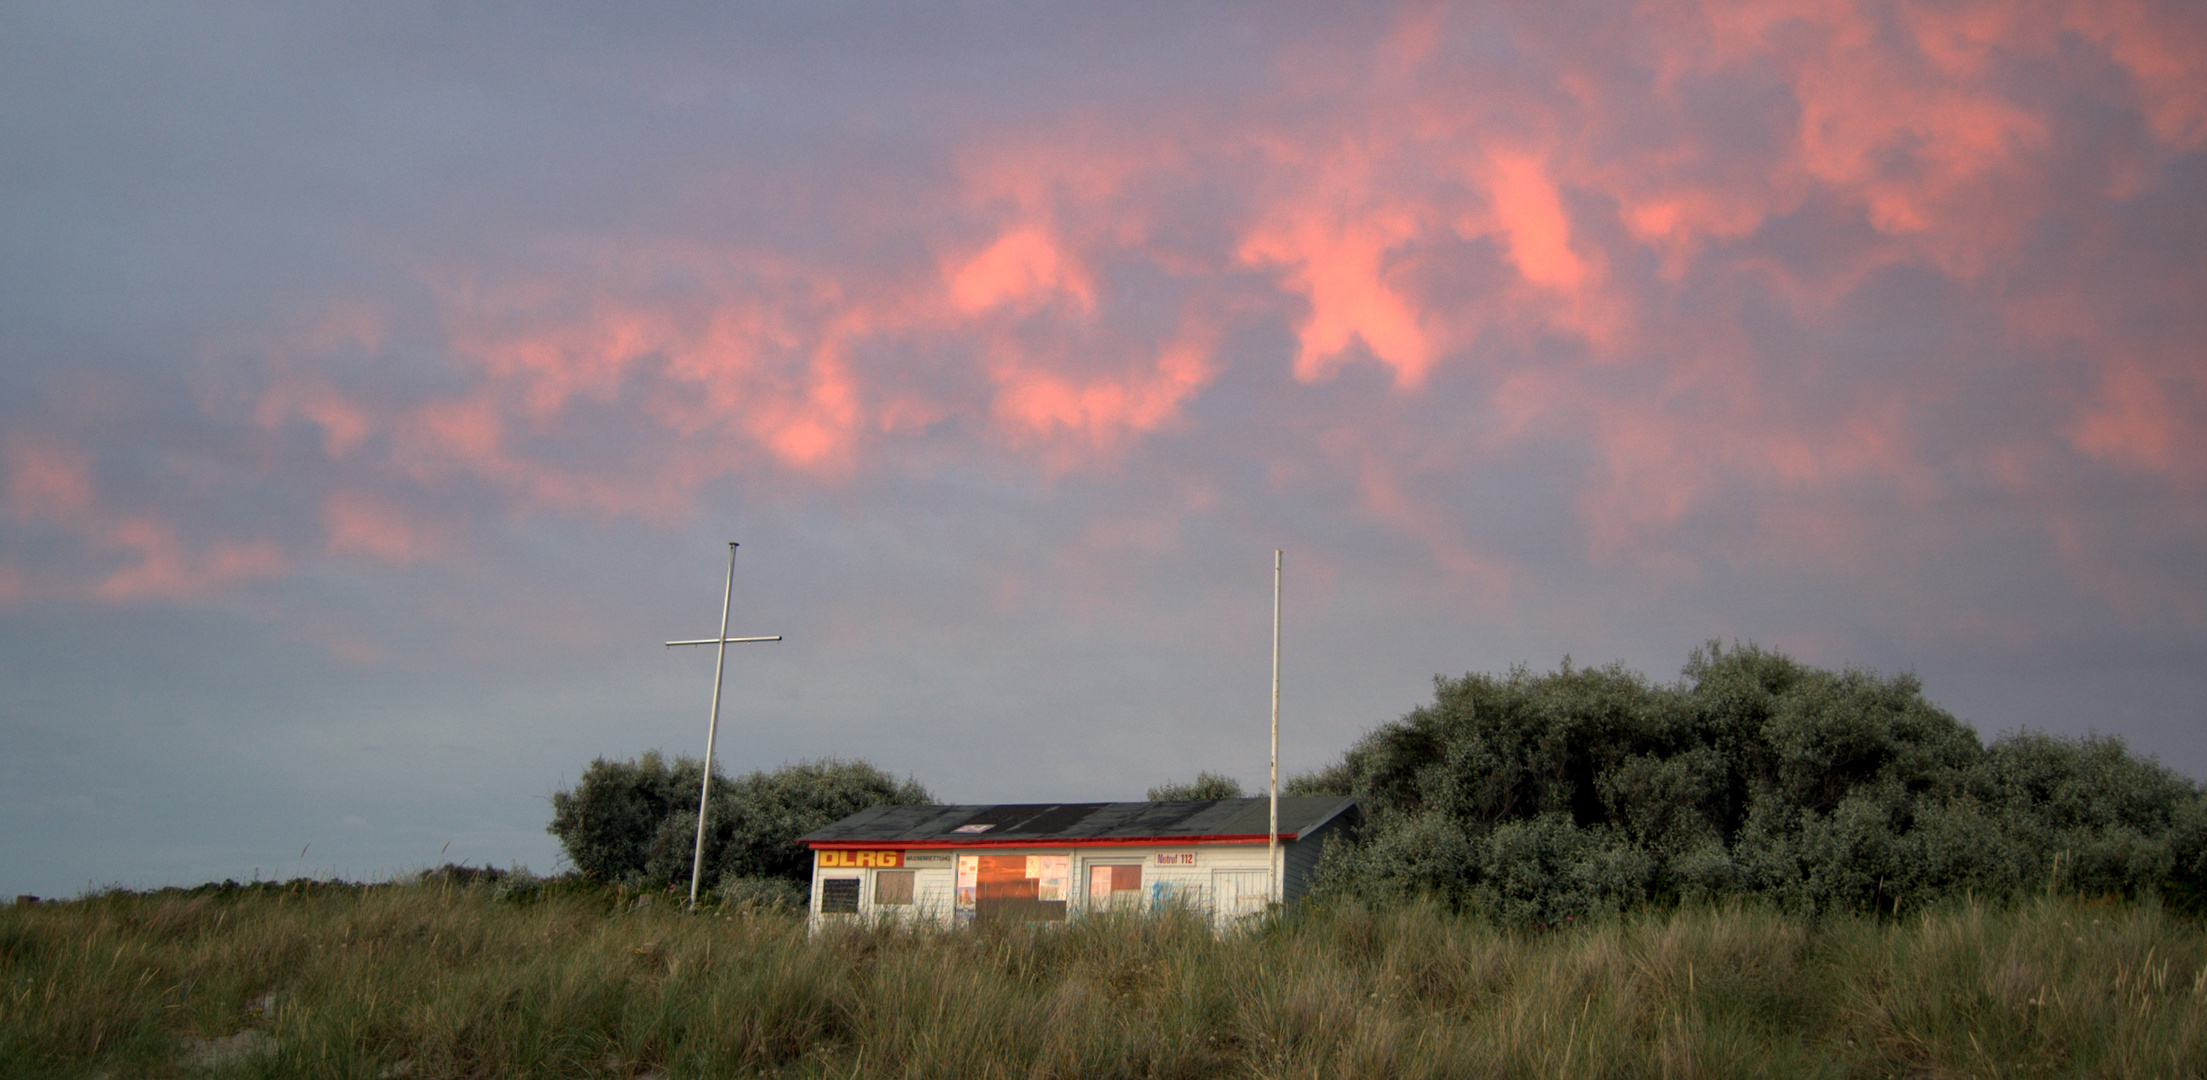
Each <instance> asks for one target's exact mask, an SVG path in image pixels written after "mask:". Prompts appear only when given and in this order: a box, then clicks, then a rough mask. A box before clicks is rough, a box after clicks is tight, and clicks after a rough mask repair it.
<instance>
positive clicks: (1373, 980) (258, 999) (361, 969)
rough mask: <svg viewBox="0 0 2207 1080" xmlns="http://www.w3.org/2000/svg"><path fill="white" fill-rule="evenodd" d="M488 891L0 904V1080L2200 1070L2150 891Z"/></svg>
mask: <svg viewBox="0 0 2207 1080" xmlns="http://www.w3.org/2000/svg"><path fill="white" fill-rule="evenodd" d="M511 881H512V879H511V878H500V879H496V880H491V879H478V880H475V881H472V882H470V881H467V880H466V879H465V877H464V876H460V875H449V874H448V875H437V876H431V877H429V878H427V879H424V880H422V881H419V882H415V883H411V884H394V885H376V886H346V885H332V884H325V883H310V882H292V883H289V884H286V885H262V886H243V887H240V886H236V885H234V884H233V885H230V886H228V887H219V886H218V887H210V888H206V889H199V890H190V891H184V890H168V891H163V892H159V893H151V894H139V895H132V894H128V893H120V892H118V893H110V894H106V895H100V896H92V897H88V898H85V899H81V900H77V901H73V902H70V903H64V904H52V903H48V904H38V905H24V906H18V907H13V908H8V909H5V910H0V985H4V986H5V988H6V995H7V997H6V1005H5V1007H4V1008H0V1077H33V1076H36V1077H42V1078H43V1077H86V1078H90V1077H93V1076H149V1077H158V1076H178V1075H187V1074H189V1075H212V1076H231V1077H248V1076H261V1077H272V1076H284V1077H363V1078H368V1077H422V1078H431V1077H471V1078H486V1080H488V1078H500V1077H524V1076H527V1077H642V1076H653V1075H665V1076H674V1077H687V1076H728V1077H740V1076H790V1077H799V1076H820V1077H827V1076H835V1077H844V1076H911V1077H919V1076H929V1077H933V1076H976V1077H1010V1076H1020V1077H1083V1078H1090V1077H1259V1076H1265V1077H1271V1076H1326V1077H1351V1078H1353V1077H1367V1076H1370V1077H1378V1076H1388V1077H1421V1076H1490V1075H1491V1076H1535V1075H1537V1076H1559V1077H1639V1076H1645V1077H1658V1076H1800V1077H1817V1076H1830V1077H1853V1076H1864V1077H1867V1076H1887V1075H1907V1076H1979V1075H1983V1076H1996V1075H2000V1076H2011V1075H2012V1076H2065V1077H2066V1076H2073V1077H2106V1078H2113V1077H2170V1076H2198V1075H2203V1074H2207V930H2203V929H2202V927H2201V926H2200V925H2199V924H2198V923H2196V922H2194V921H2191V920H2188V919H2183V918H2179V917H2175V916H2173V915H2171V914H2169V913H2167V912H2165V911H2164V910H2163V909H2162V908H2161V907H2160V906H2158V905H2156V904H2154V903H2152V902H2151V901H2145V902H2127V901H2125V902H2112V901H2098V900H2083V899H2079V898H2076V897H2073V896H2055V897H2045V896H2041V897H2034V898H2027V899H2023V900H2019V901H2017V902H2015V903H2013V904H2010V905H1994V904H1988V903H1986V902H1983V901H1969V900H1956V901H1952V902H1949V903H1946V904H1943V905H1940V906H1938V907H1936V908H1926V909H1923V910H1920V911H1917V912H1914V913H1912V914H1909V915H1907V916H1905V917H1902V918H1897V919H1896V918H1892V917H1889V916H1888V917H1879V916H1868V915H1838V916H1829V917H1825V918H1820V919H1816V920H1806V919H1801V918H1797V917H1793V916H1788V915H1784V914H1781V913H1779V912H1776V911H1774V910H1772V909H1771V908H1769V907H1767V906H1740V905H1732V904H1727V905H1706V904H1687V905H1684V906H1682V907H1679V908H1677V909H1674V910H1669V911H1654V910H1650V911H1647V912H1644V913H1638V914H1627V915H1623V916H1615V915H1612V916H1607V917H1602V918H1598V919H1594V920H1591V921H1584V922H1580V921H1574V922H1573V923H1570V924H1568V929H1561V930H1551V931H1545V932H1542V931H1533V930H1526V929H1511V928H1506V927H1497V926H1496V925H1495V924H1493V923H1492V922H1490V921H1488V920H1485V919H1482V918H1479V917H1476V916H1467V915H1461V914H1454V913H1451V912H1450V911H1449V910H1448V909H1447V908H1445V907H1443V906H1441V905H1438V904H1434V903H1431V902H1423V901H1413V902H1407V903H1394V904H1385V905H1373V904H1366V903H1361V902H1356V901H1347V902H1341V903H1337V904H1335V905H1333V906H1330V907H1325V906H1313V907H1307V908H1303V909H1300V910H1298V911H1296V912H1294V913H1292V914H1290V915H1288V916H1286V917H1283V918H1280V919H1278V920H1276V921H1273V922H1269V923H1264V924H1261V925H1258V926H1255V927H1252V928H1251V929H1250V931H1249V932H1247V933H1241V934H1229V935H1225V936H1217V935H1214V934H1213V933H1212V931H1211V929H1210V927H1209V925H1208V923H1207V922H1205V921H1202V920H1199V919H1183V918H1176V917H1171V916H1167V917H1163V918H1153V919H1150V918H1110V917H1097V918H1090V919H1085V920H1076V921H1075V922H1073V923H1071V924H1061V925H1058V926H1055V927H1052V928H1047V929H1044V928H1021V927H1017V926H1010V927H1004V926H999V927H989V928H980V929H976V930H967V931H960V932H943V931H924V930H923V931H905V930H894V929H890V928H888V927H885V926H883V927H867V926H852V927H849V928H846V929H843V930H840V931H837V932H831V933H824V934H821V935H819V936H816V937H808V936H807V935H806V933H805V930H804V924H803V921H802V920H801V919H799V918H797V917H795V916H790V915H779V914H762V913H757V912H750V913H732V912H726V911H723V912H719V913H711V914H698V915H684V914H681V913H679V911H677V910H673V909H670V907H668V906H666V905H660V906H656V907H646V908H642V909H638V908H636V907H635V906H634V905H633V901H632V899H631V897H630V895H629V894H627V893H625V892H623V891H620V890H617V889H611V888H606V887H602V886H597V885H594V884H591V883H588V882H582V881H580V880H578V879H573V878H569V879H560V880H553V881H548V882H541V883H538V887H536V888H535V889H533V890H528V891H525V892H516V891H514V890H512V889H501V886H503V885H508V884H510V883H511ZM224 1048H227V1049H228V1053H227V1056H225V1055H224V1054H217V1053H214V1052H213V1051H214V1050H218V1049H224ZM188 1062H197V1063H198V1064H199V1065H200V1066H201V1067H200V1068H199V1069H196V1070H194V1069H191V1068H189V1067H188V1065H187V1063H188Z"/></svg>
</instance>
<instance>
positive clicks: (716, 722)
mask: <svg viewBox="0 0 2207 1080" xmlns="http://www.w3.org/2000/svg"><path fill="white" fill-rule="evenodd" d="M735 595H736V542H735V541H733V540H730V541H728V586H727V588H725V589H723V590H722V591H721V594H720V636H719V637H715V638H701V639H698V640H696V641H670V642H667V644H668V646H670V647H671V646H675V645H711V646H714V647H715V648H716V649H718V650H719V652H720V656H719V657H718V658H717V659H715V660H714V661H713V712H712V716H711V718H710V719H708V720H706V721H705V779H704V780H703V781H701V782H700V783H699V784H698V786H697V845H696V846H695V847H693V848H691V849H690V907H692V908H693V909H694V908H696V907H697V882H698V879H699V878H700V877H702V876H704V873H705V820H706V816H707V815H708V814H710V813H711V811H712V805H713V740H714V739H715V738H716V737H717V736H719V734H720V681H721V673H722V672H723V671H726V670H727V667H728V646H730V645H745V644H749V643H751V642H754V641H780V640H782V636H781V635H780V634H775V635H773V636H772V637H739V638H732V637H729V636H728V602H729V600H730V599H732V598H733V597H734V596H735Z"/></svg>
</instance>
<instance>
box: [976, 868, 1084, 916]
mask: <svg viewBox="0 0 2207 1080" xmlns="http://www.w3.org/2000/svg"><path fill="white" fill-rule="evenodd" d="M966 857H967V858H975V857H973V856H966ZM1072 862H1073V858H1072V856H1070V855H982V856H979V857H977V858H976V865H975V868H974V870H975V873H974V885H975V892H974V914H975V916H976V917H977V918H979V919H980V920H981V921H983V922H989V921H992V920H998V919H1001V920H1005V921H1012V922H1059V921H1062V920H1063V919H1064V918H1065V891H1066V890H1065V879H1066V875H1067V874H1068V873H1069V872H1070V871H1071V869H1072ZM960 872H961V873H963V870H961V871H960Z"/></svg>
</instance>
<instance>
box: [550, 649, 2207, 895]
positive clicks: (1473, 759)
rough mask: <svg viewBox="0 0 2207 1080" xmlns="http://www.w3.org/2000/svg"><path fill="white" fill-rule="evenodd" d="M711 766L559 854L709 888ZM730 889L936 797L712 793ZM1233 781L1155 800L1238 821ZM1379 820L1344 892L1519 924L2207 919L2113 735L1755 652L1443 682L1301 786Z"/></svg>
mask: <svg viewBox="0 0 2207 1080" xmlns="http://www.w3.org/2000/svg"><path fill="white" fill-rule="evenodd" d="M699 769H700V765H699V763H698V762H696V761H695V760H694V759H688V758H677V759H676V760H675V761H674V762H673V763H672V764H669V763H668V762H666V761H665V760H664V759H663V758H661V757H660V756H659V755H657V754H646V755H644V757H643V758H641V759H639V760H637V761H632V762H614V761H606V760H603V759H600V760H598V761H595V762H593V763H592V764H591V766H590V769H589V770H588V771H586V772H585V773H584V775H583V777H582V781H581V783H579V784H578V785H577V786H576V788H575V789H574V790H572V791H561V792H559V793H557V794H555V795H554V796H553V799H552V802H553V821H552V824H551V826H550V831H551V832H553V833H554V834H555V835H557V836H559V838H560V840H561V842H562V845H563V846H564V847H565V849H566V851H567V854H568V858H569V859H570V860H571V861H572V862H573V863H574V865H575V867H576V869H577V870H578V871H581V872H582V873H583V874H585V875H587V876H592V877H596V878H599V879H601V880H606V881H612V882H620V883H625V884H632V885H634V884H642V883H647V882H669V881H679V880H687V878H688V875H689V859H690V853H691V845H692V838H693V836H694V832H695V829H696V825H697V817H696V807H697V789H698V782H699V780H700V778H701V776H700V773H699ZM714 790H715V795H714V804H713V806H714V809H713V814H712V816H711V821H710V822H709V831H708V836H707V843H706V877H707V879H708V880H711V881H716V882H720V883H721V886H722V890H721V891H722V893H723V895H724V896H726V897H728V898H730V899H735V900H746V899H755V900H765V901H771V902H778V903H779V902H793V901H794V900H795V899H796V898H797V897H798V896H801V892H800V891H799V890H801V888H802V884H803V883H804V882H805V881H807V880H809V872H810V867H809V864H808V862H807V860H806V853H805V851H804V850H803V849H801V848H799V847H797V846H796V845H795V844H793V843H791V839H792V838H794V837H795V836H797V835H799V834H801V833H803V832H806V831H809V830H811V829H814V828H818V827H819V826H821V825H825V824H827V823H829V822H832V821H834V820H837V819H838V818H841V817H844V816H847V815H848V814H851V813H854V812H856V811H858V810H861V809H864V808H865V807H867V806H871V805H875V804H878V803H901V804H920V803H927V802H931V801H933V800H932V796H931V795H930V794H929V793H928V792H927V790H926V789H925V788H924V787H922V786H920V785H919V784H918V783H917V782H915V781H912V780H909V779H907V780H904V781H901V782H900V781H897V780H896V779H895V778H894V777H892V776H890V775H889V774H887V773H884V772H882V771H881V770H879V769H877V768H875V767H873V766H871V765H868V764H866V763H864V762H860V761H824V762H804V763H800V764H798V765H794V766H789V767H787V768H784V769H781V770H777V771H774V772H761V773H753V774H750V775H749V776H747V777H744V778H742V779H740V780H737V781H734V782H732V783H730V782H723V781H722V780H720V779H719V778H717V777H716V779H715V782H714ZM1240 790H1241V789H1240V786H1239V785H1238V784H1237V783H1236V782H1234V781H1233V780H1232V779H1230V778H1227V777H1224V776H1219V775H1216V774H1210V773H1204V774H1201V775H1199V776H1198V778H1197V780H1196V781H1195V782H1192V783H1185V784H1178V783H1173V782H1169V781H1168V782H1167V783H1165V784H1163V785H1161V786H1159V787H1156V788H1152V789H1150V792H1149V794H1150V797H1151V798H1152V799H1159V798H1224V797H1232V796H1234V795H1238V794H1239V793H1240ZM1285 790H1286V791H1287V793H1290V794H1305V795H1312V794H1340V795H1351V796H1355V797H1356V798H1357V799H1358V800H1359V803H1360V805H1361V808H1362V810H1363V812H1364V823H1363V827H1362V829H1361V831H1360V834H1359V836H1358V838H1357V839H1356V840H1355V841H1354V842H1353V843H1350V844H1346V845H1341V846H1339V847H1338V848H1337V849H1336V850H1334V851H1331V852H1329V853H1328V855H1327V857H1326V859H1325V860H1324V862H1323V863H1322V865H1321V868H1320V878H1321V884H1320V887H1319V892H1320V893H1321V894H1325V893H1332V894H1335V895H1359V896H1365V897H1373V898H1377V897H1388V896H1411V895H1426V896H1431V897H1434V898H1437V899H1439V900H1441V901H1443V902H1445V903H1447V904H1449V905H1451V906H1453V907H1457V908H1459V909H1467V910H1476V911H1482V912H1485V913H1487V914H1488V915H1490V916H1492V917H1494V918H1496V919H1499V920H1501V921H1505V922H1509V923H1515V924H1536V925H1537V924H1554V923H1560V922H1563V921H1565V920H1567V919H1572V918H1582V917H1585V916H1587V915H1590V914H1593V913H1596V912H1601V911H1615V910H1621V909H1626V908H1631V907H1635V906H1639V905H1644V904H1650V903H1676V902H1679V901H1684V900H1698V899H1714V898H1725V897H1754V898H1760V899H1762V900H1764V901H1767V902H1770V903H1773V904H1775V905H1777V906H1779V907H1781V908H1783V909H1785V910H1789V911H1795V912H1800V913H1806V914H1814V913H1818V912H1826V911H1838V910H1877V911H1886V912H1895V911H1901V910H1906V909H1909V908H1913V907H1919V906H1922V905H1925V904H1931V903H1935V902H1937V901H1939V900H1941V899H1944V898H1947V897H1950V896H1954V895H1957V894H1963V893H1972V894H1976V895H1979V896H1987V897H1996V896H2002V895H2009V894H2014V893H2016V892H2019V891H2026V890H2033V889H2049V890H2061V891H2070V892H2082V893H2087V894H2095V895H2098V894H2119V895H2125V896H2133V895H2140V894H2148V893H2150V894H2154V895H2158V896H2161V897H2163V898H2164V899H2165V900H2168V901H2171V902H2173V903H2175V904H2176V905H2178V906H2180V907H2186V908H2190V909H2198V908H2199V907H2200V906H2201V900H2202V898H2203V897H2207V793H2203V791H2202V789H2201V787H2200V785H2198V784H2197V783H2195V782H2193V781H2191V780H2188V779H2186V778H2185V777H2182V776H2180V775H2178V774H2176V773H2175V772H2173V771H2171V770H2169V769H2167V768H2164V767H2162V766H2161V765H2159V764H2158V763H2156V762H2154V761H2152V760H2150V759H2146V758H2141V757H2139V756H2137V755H2134V754H2132V753H2130V752H2129V751H2128V749H2127V748H2126V747H2125V746H2124V744H2123V742H2122V741H2121V740H2120V739H2117V738H2114V737H2110V736H2087V737H2081V738H2072V737H2062V736H2054V735H2048V734H2043V733H2035V732H2018V733H2012V734H2008V735H2004V736H2002V737H2000V738H1997V739H1995V740H1994V741H1992V742H1991V743H1990V744H1987V743H1985V742H1984V741H1983V740H1982V739H1980V738H1979V736H1978V734H1977V733H1976V731H1975V730H1973V729H1972V728H1970V727H1969V726H1968V725H1966V724H1964V723H1962V722H1961V721H1960V720H1958V719H1956V718H1955V717H1954V716H1953V715H1952V714H1951V713H1948V712H1947V711H1946V710H1944V709H1941V708H1939V707H1938V706H1936V705H1934V704H1932V703H1931V702H1930V701H1929V700H1927V699H1926V698H1925V697H1924V695H1923V692H1922V688H1921V686H1920V684H1919V683H1918V682H1917V680H1916V679H1915V677H1914V676H1912V675H1906V674H1903V675H1898V676H1893V677H1884V676H1880V675H1878V674H1876V673H1874V672H1869V671H1864V670H1860V669H1847V670H1842V671H1831V670H1825V669H1820V668H1815V667H1812V666H1809V665H1806V664H1802V663H1800V662H1798V661H1796V660H1793V659H1792V658H1790V657H1787V656H1785V655H1783V654H1782V653H1778V652H1775V651H1771V650H1766V649H1761V648H1758V647H1756V646H1753V645H1746V646H1736V647H1733V648H1731V649H1726V648H1724V647H1723V646H1722V645H1721V644H1720V643H1716V642H1711V643H1710V644H1708V645H1707V646H1705V647H1703V648H1701V649H1698V650H1696V651H1695V652H1694V654H1693V655H1692V657H1691V658H1690V659H1689V660H1688V662H1687V664H1686V665H1685V668H1684V671H1683V673H1682V676H1681V678H1680V679H1678V680H1677V681H1676V682H1672V683H1667V684H1666V683H1656V682H1653V681H1651V680H1649V679H1648V678H1646V677H1645V676H1643V675H1641V674H1639V673H1637V672H1633V671H1629V670H1627V669H1625V668H1623V667H1621V666H1619V665H1610V666H1607V667H1599V668H1588V667H1577V666H1573V664H1572V663H1571V661H1570V660H1569V659H1568V658H1566V659H1565V660H1564V662H1563V663H1562V664H1561V665H1560V666H1559V667H1558V668H1557V669H1556V670H1554V671H1551V672H1545V673H1537V674H1536V673H1534V672H1532V671H1530V670H1528V669H1526V668H1525V667H1522V666H1520V667H1517V668H1513V669H1511V670H1510V671H1508V672H1506V673H1504V674H1501V675H1488V674H1467V675H1464V676H1462V677H1460V678H1447V677H1443V678H1438V679H1436V680H1435V682H1434V696H1433V700H1432V702H1431V703H1430V704H1427V705H1423V706H1420V707H1418V708H1416V709H1413V710H1412V711H1411V712H1410V713H1409V714H1407V715H1405V716H1403V717H1402V718H1401V719H1399V720H1395V721H1392V722H1389V723H1385V724H1382V725H1380V726H1379V727H1377V728H1375V729H1373V730H1372V731H1370V732H1369V733H1367V734H1366V735H1365V736H1364V737H1362V738H1361V739H1359V740H1357V742H1356V743H1355V744H1354V745H1352V746H1351V747H1349V749H1348V750H1347V751H1346V752H1345V753H1344V754H1343V755H1342V757H1341V759H1340V760H1339V761H1337V762H1336V763H1334V764H1333V765H1331V766H1329V767H1327V768H1325V769H1323V770H1320V771H1318V772H1315V773H1310V774H1306V775H1303V776H1299V777H1296V778H1295V779H1293V780H1292V781H1290V782H1289V783H1288V784H1287V785H1285Z"/></svg>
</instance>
